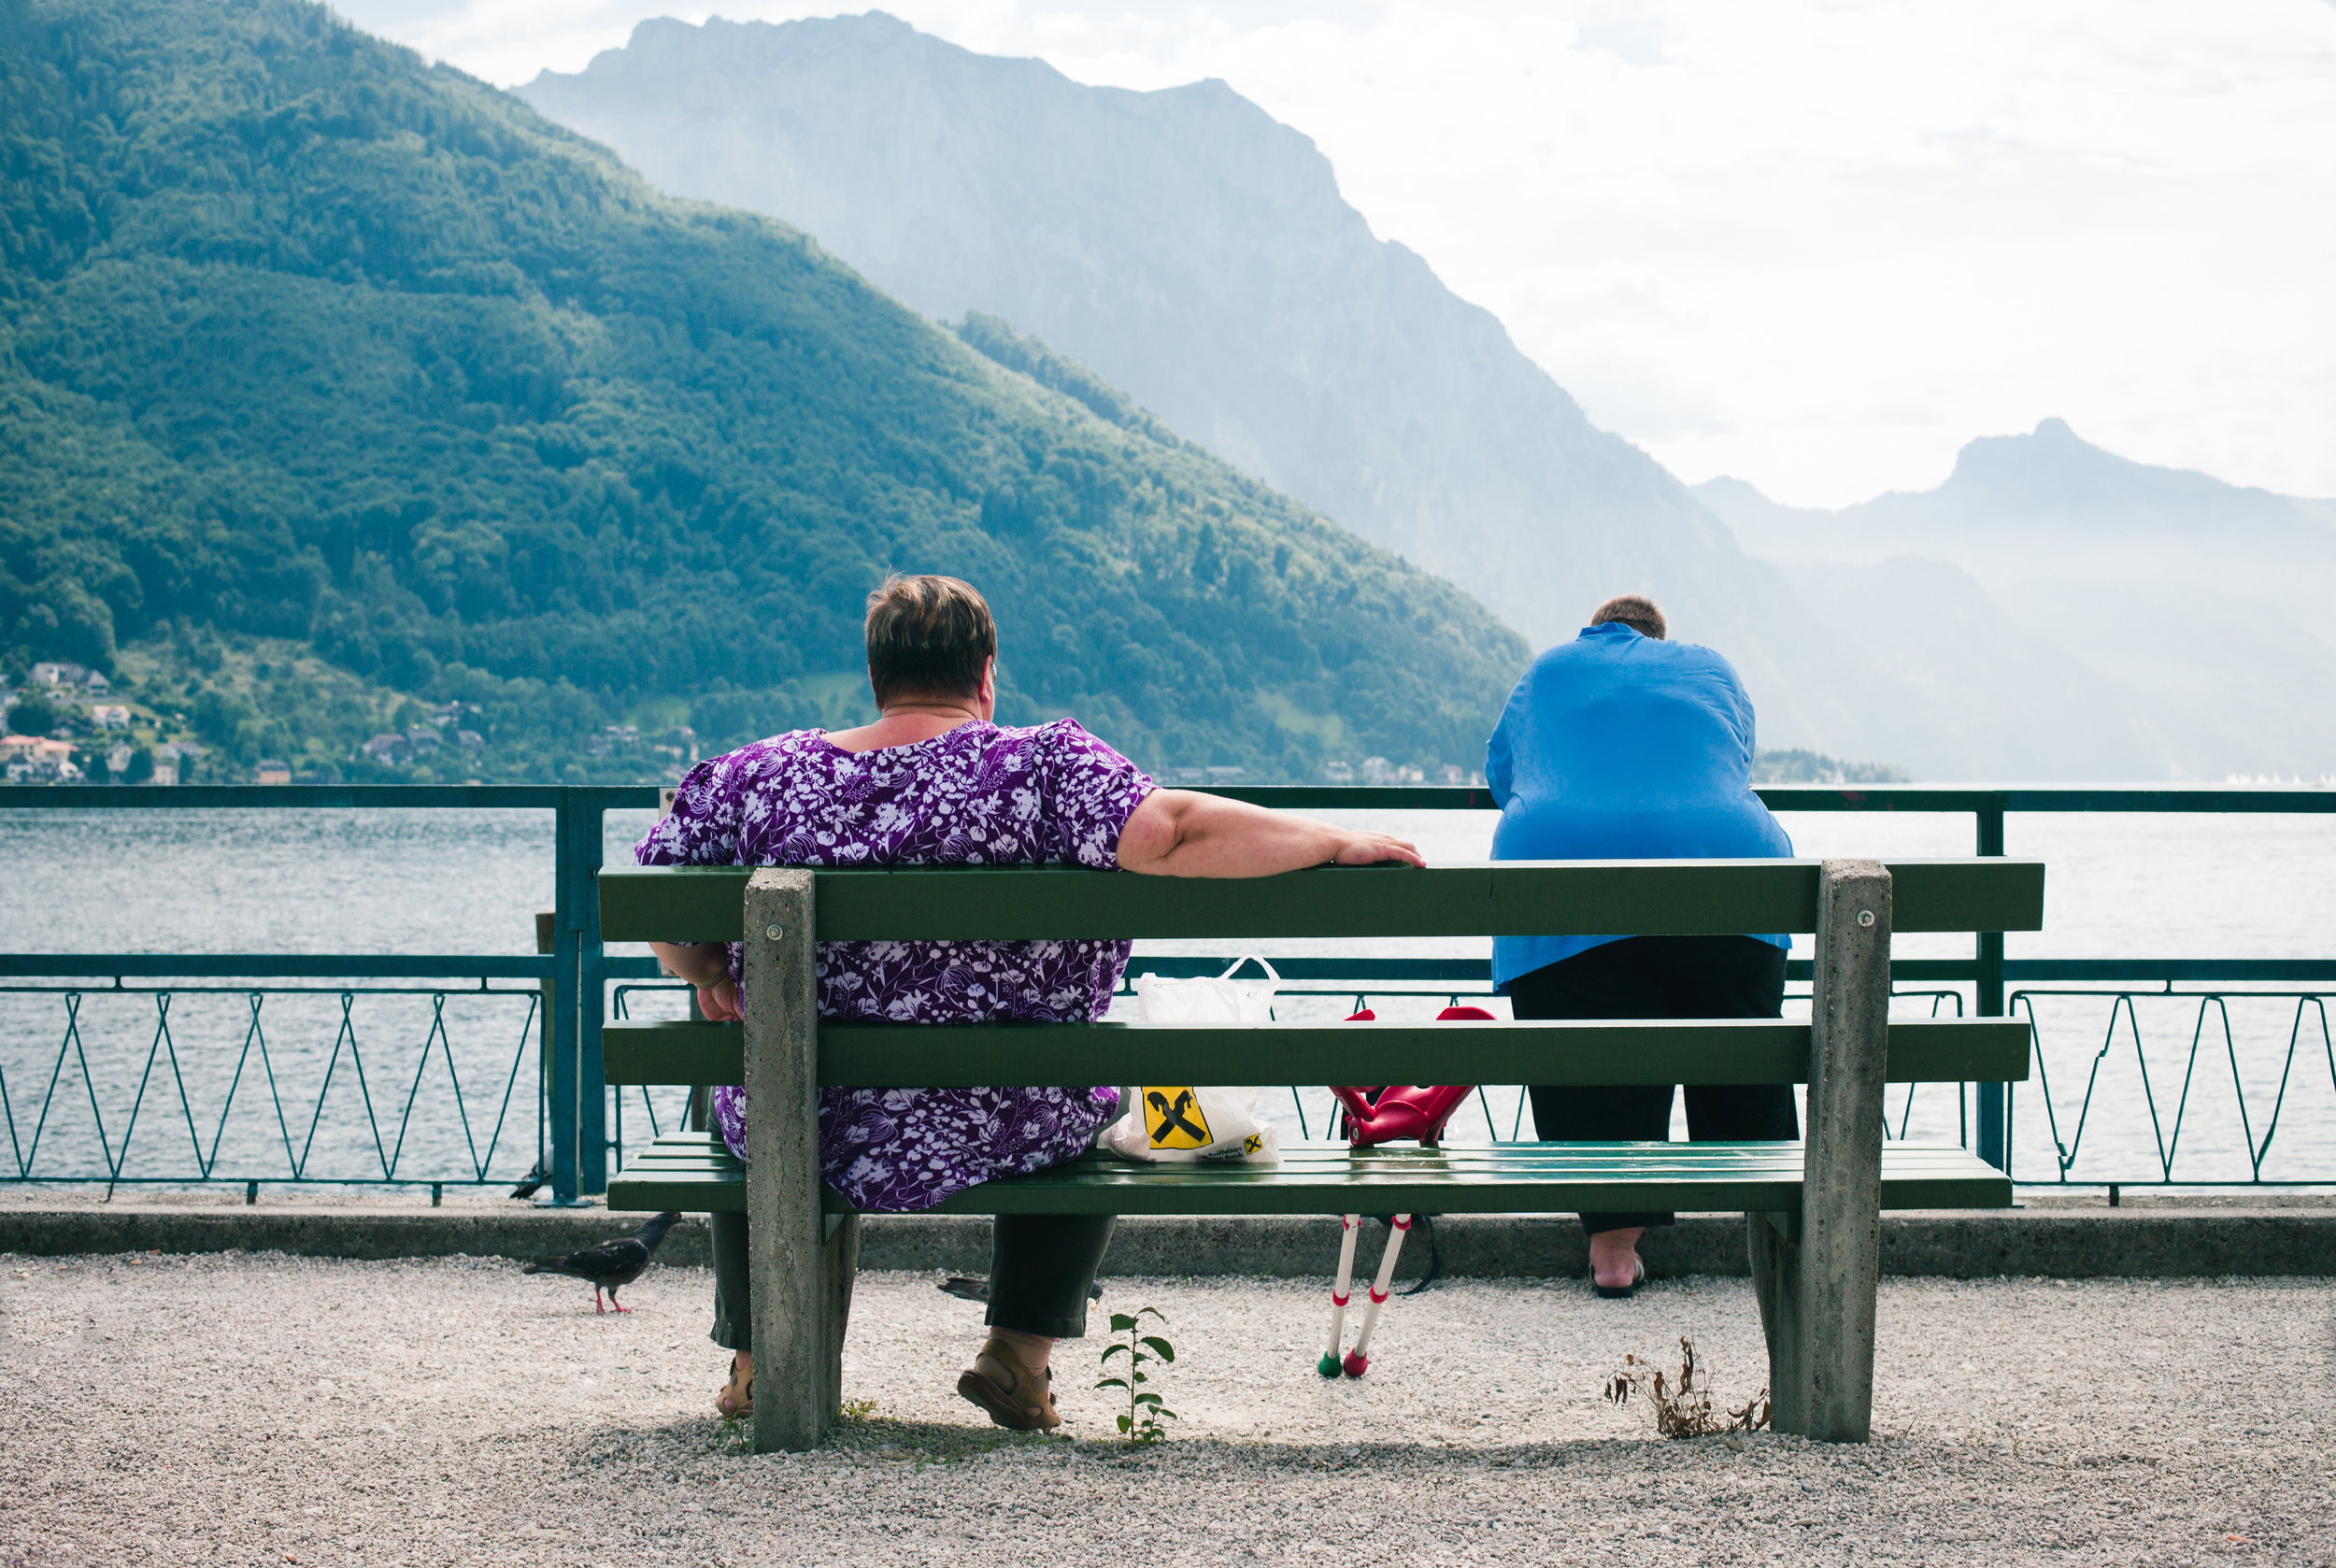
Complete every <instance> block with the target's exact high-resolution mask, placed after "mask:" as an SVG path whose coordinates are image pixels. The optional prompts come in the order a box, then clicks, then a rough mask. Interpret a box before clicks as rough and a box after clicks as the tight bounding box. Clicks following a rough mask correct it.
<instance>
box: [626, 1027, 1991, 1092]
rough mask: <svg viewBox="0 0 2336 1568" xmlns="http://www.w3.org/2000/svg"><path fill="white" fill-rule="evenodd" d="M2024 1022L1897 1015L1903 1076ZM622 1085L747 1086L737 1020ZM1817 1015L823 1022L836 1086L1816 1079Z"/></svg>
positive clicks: (683, 1033) (1978, 1076) (1944, 1064)
mask: <svg viewBox="0 0 2336 1568" xmlns="http://www.w3.org/2000/svg"><path fill="white" fill-rule="evenodd" d="M2028 1045H2029V1029H2028V1025H2027V1024H2025V1023H2021V1022H2017V1021H2016V1020H2010V1019H1936V1020H1931V1019H1910V1020H1907V1021H1905V1022H1901V1023H1893V1024H1891V1025H1890V1055H1889V1080H1890V1081H1891V1082H1893V1083H2006V1082H2018V1081H2021V1080H2024V1079H2025V1078H2026V1077H2027V1076H2028ZM601 1049H602V1053H603V1064H604V1066H603V1072H604V1076H605V1078H606V1080H607V1081H608V1082H610V1083H616V1084H700V1083H738V1082H740V1081H742V1079H743V1077H744V1075H745V1034H744V1032H743V1031H742V1030H741V1029H740V1028H739V1027H738V1026H737V1025H735V1024H724V1023H693V1022H686V1021H673V1022H663V1023H611V1024H608V1025H606V1026H605V1027H604V1029H603V1031H602V1035H601ZM1171 1076H1173V1078H1174V1081H1175V1082H1178V1083H1259V1082H1266V1083H1330V1082H1337V1083H1414V1082H1419V1081H1422V1077H1423V1076H1429V1077H1431V1078H1432V1081H1434V1082H1439V1083H1472V1084H1473V1083H1503V1084H1505V1083H1549V1084H1673V1083H1687V1084H1713V1083H1730V1084H1733V1083H1806V1082H1807V1081H1808V1076H1809V1026H1808V1025H1807V1024H1806V1023H1798V1022H1785V1021H1772V1020H1769V1019H1714V1020H1708V1021H1698V1022H1691V1023H1671V1022H1638V1021H1617V1022H1605V1021H1598V1022H1571V1021H1567V1022H1526V1023H1516V1022H1509V1021H1505V1020H1503V1021H1498V1022H1477V1023H1417V1024H1413V1023H1394V1022H1389V1023H1254V1024H1164V1023H1084V1024H1081V1023H976V1024H864V1023H836V1024H826V1025H822V1026H821V1028H820V1030H819V1082H820V1084H821V1085H822V1086H825V1087H836V1088H840V1087H862V1088H934V1089H945V1088H960V1087H975V1086H981V1085H1000V1084H1003V1085H1016V1084H1022V1085H1031V1084H1035V1085H1048V1084H1066V1083H1068V1084H1075V1083H1098V1082H1100V1083H1153V1082H1167V1081H1169V1079H1170V1077H1171Z"/></svg>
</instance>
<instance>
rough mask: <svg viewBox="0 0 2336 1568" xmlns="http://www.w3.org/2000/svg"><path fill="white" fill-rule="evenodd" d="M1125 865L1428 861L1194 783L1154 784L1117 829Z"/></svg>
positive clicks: (1237, 869)
mask: <svg viewBox="0 0 2336 1568" xmlns="http://www.w3.org/2000/svg"><path fill="white" fill-rule="evenodd" d="M1118 859H1119V869H1120V870H1122V871H1140V872H1145V873H1147V874H1149V875H1152V876H1157V877H1272V876H1274V875H1275V874H1276V873H1278V872H1284V871H1296V870H1299V869H1301V868H1302V867H1304V866H1309V865H1329V864H1332V863H1335V864H1338V865H1376V864H1379V863H1381V862H1387V861H1393V862H1398V863H1400V864H1404V865H1425V864H1427V863H1428V862H1426V861H1424V860H1422V859H1421V858H1420V856H1419V850H1418V849H1417V848H1416V847H1415V846H1413V845H1411V844H1409V843H1406V842H1405V841H1404V840H1403V839H1400V838H1397V837H1395V836H1394V835H1393V834H1384V833H1371V832H1367V831H1364V830H1361V829H1356V828H1336V827H1332V825H1331V824H1330V823H1328V822H1318V821H1316V820H1314V819H1313V818H1311V817H1295V816H1292V815H1290V814H1289V813H1288V812H1285V811H1268V810H1266V809H1265V808H1264V807H1263V806H1261V805H1247V804H1246V803H1245V802H1242V801H1233V800H1226V799H1225V798H1224V797H1222V796H1220V795H1204V794H1198V793H1196V792H1194V791H1190V790H1155V791H1152V792H1151V793H1150V794H1148V795H1147V796H1145V797H1144V799H1143V801H1142V803H1141V804H1139V805H1137V806H1136V808H1135V809H1134V810H1133V811H1132V812H1130V813H1129V814H1128V820H1127V823H1126V825H1125V826H1123V827H1122V828H1121V829H1120V830H1119V855H1118Z"/></svg>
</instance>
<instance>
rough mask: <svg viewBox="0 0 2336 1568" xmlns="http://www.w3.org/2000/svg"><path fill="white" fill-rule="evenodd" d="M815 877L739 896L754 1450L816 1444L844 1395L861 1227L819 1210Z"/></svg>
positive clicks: (769, 877)
mask: <svg viewBox="0 0 2336 1568" xmlns="http://www.w3.org/2000/svg"><path fill="white" fill-rule="evenodd" d="M812 918H813V894H812V874H811V873H810V872H808V871H784V870H778V869H776V868H765V869H762V870H760V871H757V872H756V873H755V874H754V875H753V876H752V877H750V878H748V882H747V891H746V949H747V958H746V996H747V1009H746V1069H747V1070H746V1080H747V1081H746V1090H747V1103H748V1105H749V1106H750V1107H751V1109H750V1110H749V1112H748V1116H747V1156H748V1158H747V1212H748V1216H749V1219H750V1221H751V1222H750V1224H749V1225H748V1232H747V1255H748V1277H749V1278H750V1279H751V1280H752V1282H753V1289H754V1367H755V1390H754V1447H755V1451H756V1452H757V1453H770V1452H773V1451H774V1450H777V1449H790V1450H801V1449H805V1448H811V1447H818V1445H819V1439H820V1437H821V1436H823V1435H824V1434H825V1433H826V1431H827V1427H828V1423H829V1422H830V1421H832V1420H833V1419H834V1418H835V1411H836V1407H837V1406H838V1405H839V1404H841V1403H842V1402H843V1397H844V1324H845V1321H846V1319H848V1317H849V1315H850V1312H851V1287H852V1275H853V1274H854V1272H855V1271H856V1270H857V1269H858V1268H859V1264H860V1219H859V1217H858V1216H857V1215H848V1216H845V1217H843V1218H842V1219H841V1220H840V1222H837V1221H832V1220H830V1219H827V1218H826V1217H825V1216H823V1215H822V1214H821V1213H820V1205H819V1033H818V1025H819V978H818V965H817V962H816V955H815V949H814V947H813V942H812V931H813V925H812Z"/></svg>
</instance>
